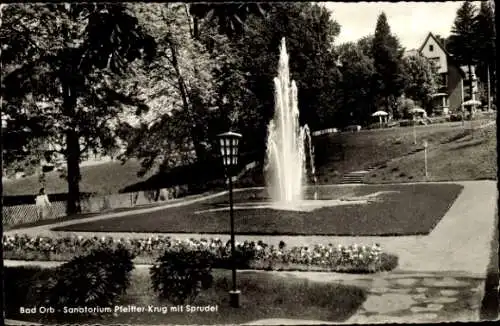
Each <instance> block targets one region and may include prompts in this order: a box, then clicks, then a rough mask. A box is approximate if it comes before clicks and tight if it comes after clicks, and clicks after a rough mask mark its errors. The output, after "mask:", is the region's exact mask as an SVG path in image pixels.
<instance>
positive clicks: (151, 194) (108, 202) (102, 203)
mask: <svg viewBox="0 0 500 326" xmlns="http://www.w3.org/2000/svg"><path fill="white" fill-rule="evenodd" d="M187 190H188V188H187V186H176V187H172V188H167V189H160V190H158V191H156V190H153V191H139V192H132V193H124V194H113V195H105V196H95V197H89V198H84V199H81V200H80V205H81V208H82V213H84V214H86V213H99V212H106V211H109V210H113V209H117V208H130V207H134V206H140V205H147V204H151V203H157V202H164V201H168V200H172V199H174V198H178V197H182V196H183V195H184V194H185V193H186V192H187ZM2 213H3V218H2V224H3V225H4V226H15V225H21V224H27V223H33V222H38V221H40V220H41V219H40V217H39V216H38V214H37V208H36V206H35V204H26V205H15V206H4V207H3V212H2ZM64 216H66V201H54V202H52V206H51V207H50V208H49V209H48V214H47V215H46V216H44V217H43V219H44V220H51V219H56V218H60V217H64Z"/></svg>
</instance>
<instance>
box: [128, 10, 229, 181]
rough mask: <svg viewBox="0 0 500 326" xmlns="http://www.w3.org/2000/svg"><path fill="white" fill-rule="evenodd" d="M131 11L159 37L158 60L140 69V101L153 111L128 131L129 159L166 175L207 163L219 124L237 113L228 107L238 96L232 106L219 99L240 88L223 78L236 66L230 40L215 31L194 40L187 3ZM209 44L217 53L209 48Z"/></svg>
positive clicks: (204, 31)
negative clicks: (176, 168) (183, 166)
mask: <svg viewBox="0 0 500 326" xmlns="http://www.w3.org/2000/svg"><path fill="white" fill-rule="evenodd" d="M130 6H132V7H133V10H134V12H135V13H136V16H137V17H138V18H139V23H140V24H141V26H143V27H144V29H145V30H147V31H148V33H149V34H150V35H152V36H153V37H154V39H155V42H156V44H157V56H156V57H155V58H154V60H153V61H152V62H151V63H149V64H147V65H144V66H137V67H135V70H136V75H137V78H136V80H137V81H138V83H139V88H140V89H141V90H142V91H141V94H140V96H141V98H143V99H144V100H146V101H147V103H148V105H149V106H150V108H151V112H150V114H149V115H148V116H146V117H141V120H142V122H143V123H142V124H141V125H140V126H138V127H137V128H133V127H131V126H125V128H124V129H123V135H124V137H126V138H127V142H128V146H127V147H128V149H127V151H126V153H125V155H124V157H125V158H126V157H137V158H139V159H141V160H142V163H143V171H142V172H143V173H144V172H146V171H147V170H149V169H151V168H153V166H155V167H156V166H157V167H159V169H160V170H166V169H168V168H171V167H174V166H177V165H181V164H189V163H194V162H204V161H206V160H207V159H209V158H210V156H211V155H212V154H213V149H212V148H213V146H212V145H213V140H214V139H215V136H214V134H213V129H214V128H212V124H214V120H217V118H221V115H224V114H222V111H223V110H224V108H226V109H227V111H224V113H227V114H226V116H225V117H224V118H225V119H227V115H229V114H230V113H232V114H234V113H235V112H236V111H237V110H230V108H228V107H227V106H228V105H230V104H235V103H236V101H237V100H238V99H236V98H235V97H237V95H236V94H234V93H232V92H228V93H226V94H227V95H228V96H227V97H226V98H225V100H227V102H228V103H223V104H221V102H223V101H222V99H220V98H219V96H218V95H219V94H222V90H221V89H222V88H225V87H228V88H230V89H234V86H233V85H232V84H231V82H230V81H229V80H228V79H229V77H228V78H226V76H222V75H223V73H224V71H225V70H226V69H227V67H225V65H229V66H231V60H230V59H231V53H230V50H231V49H229V48H227V47H225V45H227V41H226V40H225V38H224V36H221V35H217V33H214V31H213V30H211V29H210V26H209V27H206V26H204V25H203V24H201V25H200V26H198V28H199V30H198V36H197V37H194V36H195V35H194V34H193V33H194V31H193V29H192V28H191V27H192V25H191V23H192V20H191V18H192V17H191V15H190V14H189V11H188V10H186V8H185V5H184V4H147V5H144V4H133V5H132V4H131V5H130ZM200 27H201V28H200ZM207 39H210V41H211V51H209V50H208V49H207V47H206V46H205V44H204V41H207ZM207 42H208V41H207ZM228 51H229V52H228ZM216 73H218V75H217V74H216ZM236 82H238V81H233V83H236ZM233 120H234V119H233ZM127 133H128V136H126V134H127Z"/></svg>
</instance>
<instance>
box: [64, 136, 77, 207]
mask: <svg viewBox="0 0 500 326" xmlns="http://www.w3.org/2000/svg"><path fill="white" fill-rule="evenodd" d="M66 161H67V167H68V199H67V206H66V213H67V215H68V216H70V215H74V214H78V213H81V207H80V143H79V141H78V134H77V133H76V132H75V131H74V130H68V131H67V132H66Z"/></svg>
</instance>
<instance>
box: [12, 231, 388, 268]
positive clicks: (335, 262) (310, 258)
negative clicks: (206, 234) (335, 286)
mask: <svg viewBox="0 0 500 326" xmlns="http://www.w3.org/2000/svg"><path fill="white" fill-rule="evenodd" d="M235 245H236V246H235V259H236V262H237V266H238V268H239V269H241V268H251V269H287V270H290V269H306V270H324V271H338V272H377V271H381V270H390V269H393V268H394V267H395V266H396V264H397V258H395V257H394V256H392V255H389V254H387V253H383V252H382V249H381V247H380V245H378V244H373V245H372V246H360V245H356V244H353V245H348V246H346V245H337V246H334V245H333V244H328V245H321V244H318V245H313V246H294V247H290V248H288V247H287V246H286V245H285V243H284V242H283V241H281V242H280V244H279V245H278V246H274V245H268V244H266V243H264V242H262V241H258V242H254V241H244V242H236V243H235ZM3 246H4V259H25V260H69V259H71V258H73V257H74V256H80V255H85V254H87V253H88V252H89V251H91V250H93V249H97V248H101V247H103V246H105V247H110V248H117V247H119V246H120V247H124V248H126V249H127V250H129V251H130V252H131V253H132V255H134V256H135V257H136V259H135V261H136V262H141V263H153V262H154V261H155V259H156V258H157V257H159V256H161V255H163V253H164V252H165V251H171V252H179V251H185V250H188V251H196V252H202V253H203V252H204V253H206V254H207V255H210V256H211V257H213V258H214V268H228V267H229V266H230V262H231V244H230V242H229V241H227V242H224V241H222V240H221V239H218V238H211V239H204V238H202V239H186V240H179V239H173V238H171V237H162V236H151V237H147V238H142V239H125V238H120V239H114V238H112V237H93V238H87V237H82V236H67V237H61V238H51V237H40V236H37V237H29V236H27V235H21V236H20V235H17V234H16V235H14V236H5V235H4V237H3Z"/></svg>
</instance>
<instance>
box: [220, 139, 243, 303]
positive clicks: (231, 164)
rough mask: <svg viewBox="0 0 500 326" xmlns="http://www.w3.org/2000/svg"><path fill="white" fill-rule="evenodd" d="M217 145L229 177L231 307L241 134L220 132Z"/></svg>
mask: <svg viewBox="0 0 500 326" xmlns="http://www.w3.org/2000/svg"><path fill="white" fill-rule="evenodd" d="M218 137H219V145H220V151H221V157H222V163H223V164H224V168H225V170H226V176H227V177H228V179H229V182H228V184H229V217H230V220H231V265H232V280H233V287H232V290H231V291H229V302H230V305H231V307H233V308H239V306H240V294H241V292H240V291H239V290H237V289H236V261H235V244H234V242H235V241H234V214H233V174H234V171H235V168H236V167H237V166H238V146H239V142H240V139H241V137H242V136H241V134H238V133H235V132H231V131H230V132H226V133H223V134H220V135H219V136H218Z"/></svg>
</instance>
